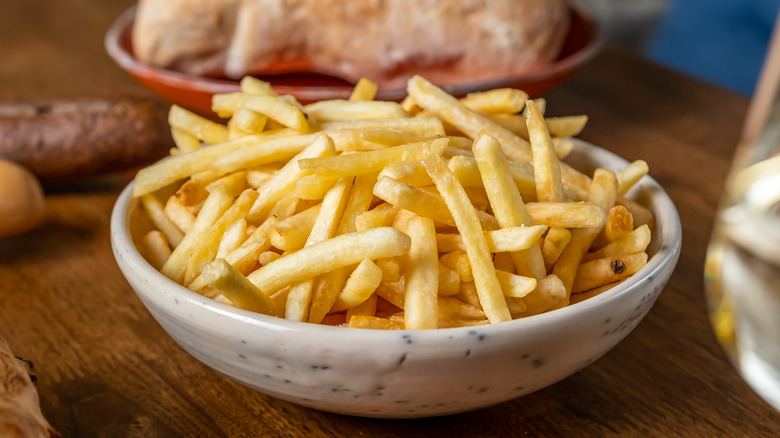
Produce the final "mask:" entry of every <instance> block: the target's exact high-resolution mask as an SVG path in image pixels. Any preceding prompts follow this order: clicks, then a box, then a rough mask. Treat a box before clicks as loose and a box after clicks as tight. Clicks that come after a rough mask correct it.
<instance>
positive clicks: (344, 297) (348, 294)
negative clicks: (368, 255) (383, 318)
mask: <svg viewBox="0 0 780 438" xmlns="http://www.w3.org/2000/svg"><path fill="white" fill-rule="evenodd" d="M381 281H382V269H381V268H380V267H379V266H377V265H376V264H375V263H374V262H372V261H371V260H369V259H364V260H363V261H362V262H360V264H359V265H358V266H357V268H355V270H354V271H352V274H350V276H349V278H348V279H347V281H346V283H345V284H344V290H342V291H341V293H340V294H339V296H338V298H337V299H336V301H335V302H334V303H333V307H331V311H332V312H341V311H343V310H347V309H349V308H352V307H355V306H357V305H358V304H360V303H362V302H363V301H365V300H367V299H368V297H369V296H371V294H372V293H374V291H375V290H376V288H377V287H378V286H379V283H380V282H381Z"/></svg>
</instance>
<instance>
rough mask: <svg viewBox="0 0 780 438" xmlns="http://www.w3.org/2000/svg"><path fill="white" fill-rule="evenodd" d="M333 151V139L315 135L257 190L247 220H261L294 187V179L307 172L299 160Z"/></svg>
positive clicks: (333, 152)
mask: <svg viewBox="0 0 780 438" xmlns="http://www.w3.org/2000/svg"><path fill="white" fill-rule="evenodd" d="M335 153H336V150H335V149H334V148H333V141H331V139H330V138H329V137H328V136H327V135H322V136H319V137H317V139H316V140H315V141H314V142H313V143H312V144H311V145H309V146H308V147H306V149H304V150H303V151H301V152H300V153H298V154H297V155H296V156H294V157H293V158H292V159H290V161H288V162H287V164H285V165H284V167H282V168H281V169H280V170H279V172H277V173H276V174H275V175H274V176H273V177H271V179H270V180H268V182H266V183H265V184H264V185H263V186H262V187H260V189H259V190H258V193H259V196H258V198H257V201H255V205H253V206H252V209H251V210H250V211H249V215H248V216H247V222H250V223H257V222H260V221H263V220H264V219H265V218H266V217H267V216H268V213H269V212H270V210H271V208H273V205H274V204H275V203H276V202H277V201H279V200H280V199H282V198H283V197H284V196H285V195H287V194H288V193H290V192H292V191H293V190H294V189H295V183H296V181H297V180H298V179H299V178H300V177H301V176H304V175H306V174H307V173H306V171H304V170H301V168H300V167H299V166H298V162H299V161H301V160H304V159H306V158H312V157H321V156H327V155H333V154H335Z"/></svg>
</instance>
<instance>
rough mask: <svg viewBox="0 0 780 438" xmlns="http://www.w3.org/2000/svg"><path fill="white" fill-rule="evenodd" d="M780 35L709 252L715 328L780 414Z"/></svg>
mask: <svg viewBox="0 0 780 438" xmlns="http://www.w3.org/2000/svg"><path fill="white" fill-rule="evenodd" d="M779 83H780V32H778V29H777V26H775V32H774V34H773V36H772V41H771V43H770V47H769V51H768V52H767V56H766V59H765V62H764V66H763V70H762V72H761V77H760V79H759V82H758V86H757V87H756V92H755V94H754V96H753V99H752V100H751V104H750V108H749V109H748V114H747V117H746V119H745V124H744V126H743V131H742V136H741V138H740V142H739V144H738V146H737V150H736V153H735V155H734V159H733V162H732V167H731V170H730V172H729V174H728V176H727V180H726V185H725V190H724V193H723V196H722V199H721V204H720V208H719V209H718V212H717V214H716V217H715V223H714V228H713V235H712V238H711V240H710V245H709V247H708V250H707V262H706V266H705V274H704V278H705V288H706V292H707V295H706V296H707V302H708V306H709V312H710V320H711V322H712V326H713V329H714V332H715V335H716V336H717V338H718V341H719V342H720V343H721V345H722V346H723V348H724V350H725V351H726V352H727V353H728V355H729V357H730V358H731V359H732V361H733V362H734V364H735V365H736V367H737V369H738V370H739V372H740V374H741V375H742V376H743V378H744V379H745V381H747V382H748V384H750V386H751V387H752V388H753V389H754V390H755V391H756V392H757V393H758V394H759V395H760V396H761V397H762V398H763V399H764V400H766V401H767V402H768V403H769V404H771V405H772V406H774V407H775V408H776V409H778V410H780V93H779V92H778V91H779V90H778V84H779Z"/></svg>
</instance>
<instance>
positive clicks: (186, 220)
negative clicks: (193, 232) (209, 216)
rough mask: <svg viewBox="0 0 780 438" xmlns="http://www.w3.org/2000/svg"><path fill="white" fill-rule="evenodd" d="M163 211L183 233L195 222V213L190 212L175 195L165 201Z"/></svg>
mask: <svg viewBox="0 0 780 438" xmlns="http://www.w3.org/2000/svg"><path fill="white" fill-rule="evenodd" d="M147 196H149V195H147ZM163 211H164V212H165V215H166V216H168V219H170V220H171V222H173V223H174V225H176V227H177V228H178V229H180V230H181V231H182V232H183V233H186V232H188V231H189V230H190V228H192V225H193V224H194V223H195V215H194V214H192V213H191V212H190V210H189V209H187V207H185V206H184V204H182V203H181V201H179V198H177V197H176V196H171V197H169V198H168V201H166V202H165V208H164V210H163ZM182 237H183V236H182Z"/></svg>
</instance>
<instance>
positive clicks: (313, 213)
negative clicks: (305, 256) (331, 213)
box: [268, 204, 321, 252]
mask: <svg viewBox="0 0 780 438" xmlns="http://www.w3.org/2000/svg"><path fill="white" fill-rule="evenodd" d="M320 206H321V204H317V205H314V206H312V207H309V208H307V209H306V210H303V211H302V212H300V213H296V214H294V215H292V216H290V217H288V218H287V219H285V220H283V221H281V222H279V223H278V224H276V226H274V227H271V229H270V230H269V232H268V237H269V239H270V240H271V245H273V246H274V247H275V248H278V249H280V250H282V251H288V252H292V251H297V250H299V249H301V248H303V245H304V244H306V239H308V237H309V233H311V229H312V227H314V222H315V221H316V220H317V216H318V215H319V214H320Z"/></svg>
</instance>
